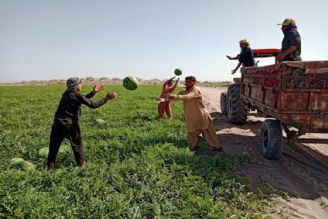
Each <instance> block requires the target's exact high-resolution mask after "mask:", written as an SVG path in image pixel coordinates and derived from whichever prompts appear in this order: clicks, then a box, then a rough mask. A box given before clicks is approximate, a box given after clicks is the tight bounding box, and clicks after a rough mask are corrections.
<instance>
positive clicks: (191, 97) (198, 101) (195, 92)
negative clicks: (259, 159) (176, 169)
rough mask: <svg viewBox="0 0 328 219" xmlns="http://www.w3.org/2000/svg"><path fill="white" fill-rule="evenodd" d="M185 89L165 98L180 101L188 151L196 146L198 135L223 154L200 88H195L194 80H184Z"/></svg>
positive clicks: (190, 78) (193, 78) (189, 78)
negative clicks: (186, 130) (184, 121)
mask: <svg viewBox="0 0 328 219" xmlns="http://www.w3.org/2000/svg"><path fill="white" fill-rule="evenodd" d="M185 83H186V89H185V90H184V91H181V92H180V93H179V94H178V95H172V94H169V95H168V96H167V97H168V98H169V99H173V100H182V101H183V108H184V115H185V120H186V125H187V129H188V134H187V141H188V148H189V150H191V151H193V150H194V149H195V147H196V145H197V138H198V136H199V135H200V134H202V137H203V138H204V140H205V141H206V143H207V144H208V145H210V146H211V147H213V148H214V149H215V150H217V151H219V152H223V148H222V147H221V145H220V142H219V139H218V137H217V135H216V133H215V128H214V124H213V122H212V120H211V117H210V115H209V113H208V112H207V110H206V108H205V106H204V103H203V99H202V94H201V91H200V88H199V87H197V86H195V83H196V78H195V77H193V76H189V77H186V78H185Z"/></svg>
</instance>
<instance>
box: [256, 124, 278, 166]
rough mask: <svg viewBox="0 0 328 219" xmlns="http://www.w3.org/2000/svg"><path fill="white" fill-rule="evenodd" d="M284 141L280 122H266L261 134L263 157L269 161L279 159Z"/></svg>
mask: <svg viewBox="0 0 328 219" xmlns="http://www.w3.org/2000/svg"><path fill="white" fill-rule="evenodd" d="M282 139H283V138H282V130H281V124H280V121H279V120H275V119H267V120H265V121H264V122H263V124H262V126H261V132H260V147H261V148H260V149H261V155H262V156H263V157H264V158H266V159H269V160H276V159H278V158H279V156H280V154H281V151H282V145H283V140H282Z"/></svg>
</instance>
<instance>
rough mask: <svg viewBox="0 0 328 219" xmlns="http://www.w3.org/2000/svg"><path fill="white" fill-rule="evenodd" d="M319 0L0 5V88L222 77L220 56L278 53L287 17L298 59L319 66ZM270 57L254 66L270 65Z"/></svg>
mask: <svg viewBox="0 0 328 219" xmlns="http://www.w3.org/2000/svg"><path fill="white" fill-rule="evenodd" d="M327 11H328V1H327V0H311V1H307V0H288V1H286V0H274V1H265V0H227V1H226V0H0V83H11V82H21V81H30V80H51V79H67V78H69V77H73V76H77V77H82V78H85V77H95V78H100V77H108V78H124V77H125V76H128V75H133V76H136V77H139V78H142V79H161V80H163V79H167V78H170V77H172V76H173V75H174V74H173V72H174V69H175V68H180V69H181V70H182V71H183V75H182V77H185V76H189V75H194V76H195V77H196V78H197V80H199V81H230V80H232V78H233V77H236V76H239V75H240V73H239V72H237V73H236V74H235V75H231V73H230V72H231V70H232V69H234V68H235V66H236V65H237V64H238V61H236V60H228V59H227V58H226V57H225V55H231V56H235V55H237V54H238V53H240V48H239V40H241V39H244V38H246V39H248V41H249V42H250V45H251V48H252V49H256V48H278V49H280V47H281V41H282V38H283V34H282V32H281V30H280V26H278V25H277V24H278V23H281V22H282V21H283V20H284V19H285V18H293V19H294V20H295V21H296V24H297V26H298V31H299V33H300V35H301V38H302V58H303V60H328V43H327V36H328V13H327ZM273 63H274V59H273V58H266V59H261V60H260V62H259V65H260V66H261V65H268V64H273Z"/></svg>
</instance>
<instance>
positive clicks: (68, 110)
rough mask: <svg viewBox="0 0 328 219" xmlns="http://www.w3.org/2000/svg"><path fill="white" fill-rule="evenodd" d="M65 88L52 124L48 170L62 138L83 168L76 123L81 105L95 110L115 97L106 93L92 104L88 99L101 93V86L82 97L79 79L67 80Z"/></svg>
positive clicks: (113, 93) (80, 140) (53, 164)
mask: <svg viewBox="0 0 328 219" xmlns="http://www.w3.org/2000/svg"><path fill="white" fill-rule="evenodd" d="M66 86H67V89H66V91H65V92H64V93H63V95H62V98H61V100H60V102H59V105H58V108H57V111H56V114H55V117H54V122H53V124H52V130H51V134H50V143H49V154H48V162H47V166H48V170H52V169H54V168H55V161H56V157H57V154H58V150H59V147H60V145H61V143H62V141H63V140H64V138H67V139H68V140H69V141H70V143H71V146H72V150H73V153H74V157H75V161H76V163H77V165H79V166H83V164H84V162H85V157H84V152H83V146H82V137H81V131H80V126H79V123H78V121H79V117H80V115H81V105H82V104H84V105H86V106H88V107H90V108H93V109H95V108H98V107H100V106H102V105H104V104H105V103H106V102H107V101H108V100H111V99H113V98H115V97H116V93H115V92H108V93H107V95H106V96H105V97H104V98H103V99H101V100H99V101H98V102H92V101H91V100H90V98H91V97H93V96H94V95H95V94H96V93H98V92H99V91H101V90H102V89H103V86H102V85H98V84H97V85H95V86H94V87H93V89H92V91H91V92H90V93H88V94H87V95H83V94H82V93H80V92H81V89H82V83H81V80H79V78H69V79H68V80H67V81H66Z"/></svg>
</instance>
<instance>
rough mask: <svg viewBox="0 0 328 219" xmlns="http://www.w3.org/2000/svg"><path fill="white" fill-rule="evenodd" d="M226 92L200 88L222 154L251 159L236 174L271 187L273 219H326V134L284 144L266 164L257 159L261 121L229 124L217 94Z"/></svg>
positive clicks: (327, 194)
mask: <svg viewBox="0 0 328 219" xmlns="http://www.w3.org/2000/svg"><path fill="white" fill-rule="evenodd" d="M225 90H226V88H204V87H203V88H202V92H203V96H204V102H205V104H206V106H207V108H208V110H209V112H210V113H211V115H212V116H213V117H214V118H215V126H216V129H217V133H218V135H219V138H220V140H221V143H222V146H223V147H224V149H225V151H226V152H227V153H228V154H246V155H248V156H249V157H250V162H249V163H248V164H247V165H245V166H244V167H243V168H242V169H241V170H240V172H238V173H237V174H239V175H241V176H246V177H247V178H249V179H250V180H251V181H253V182H269V183H270V184H271V185H272V187H273V190H274V193H275V194H276V198H274V200H273V202H274V203H275V204H276V206H277V213H275V214H273V215H271V216H272V217H273V218H281V217H282V216H288V217H289V218H320V219H321V218H328V134H327V133H325V134H307V135H305V136H303V137H301V139H298V140H297V142H296V143H295V145H288V144H287V141H285V144H284V148H283V152H282V156H281V158H280V159H278V160H274V161H271V160H266V159H264V158H262V157H261V156H260V155H259V153H260V150H259V137H258V136H259V131H260V127H261V124H262V121H264V119H263V118H258V117H254V116H249V117H248V120H247V123H246V124H245V125H242V126H236V125H232V124H230V123H229V122H228V120H227V117H226V116H225V115H222V114H221V113H220V102H219V101H220V94H221V92H223V91H225Z"/></svg>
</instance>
